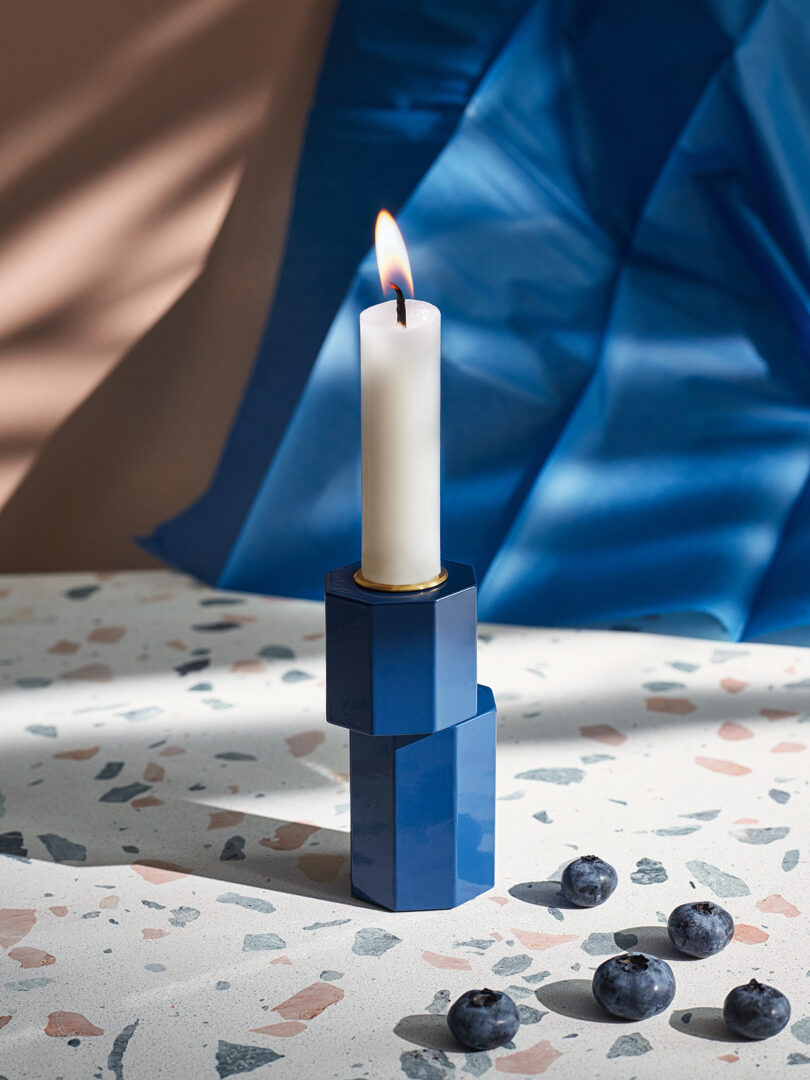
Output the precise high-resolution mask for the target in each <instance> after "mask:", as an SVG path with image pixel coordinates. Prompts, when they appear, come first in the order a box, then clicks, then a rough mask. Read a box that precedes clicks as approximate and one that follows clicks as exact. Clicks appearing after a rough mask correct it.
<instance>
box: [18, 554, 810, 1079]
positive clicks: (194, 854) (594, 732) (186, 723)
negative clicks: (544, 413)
mask: <svg viewBox="0 0 810 1080" xmlns="http://www.w3.org/2000/svg"><path fill="white" fill-rule="evenodd" d="M323 646H324V641H323V609H322V607H321V605H320V604H316V603H309V602H302V601H290V600H275V599H267V598H261V597H254V596H244V595H235V594H222V593H218V592H216V591H213V590H211V589H208V588H205V587H202V586H200V585H199V584H197V583H196V582H194V581H191V580H189V579H188V578H186V577H183V576H181V575H175V574H172V573H169V572H133V573H120V574H103V575H102V574H99V575H93V574H76V575H43V576H27V577H7V578H2V579H0V686H2V695H1V696H0V819H2V820H0V852H1V853H2V856H3V857H2V858H0V873H2V877H0V909H2V910H0V948H2V952H0V957H2V959H0V987H2V989H1V990H0V1029H2V1030H0V1075H2V1077H4V1078H6V1080H22V1078H34V1080H58V1078H63V1080H90V1078H93V1080H156V1078H164V1077H166V1078H171V1080H185V1078H189V1080H208V1078H211V1080H215V1078H216V1077H219V1078H223V1077H228V1076H234V1075H240V1074H243V1073H255V1075H256V1077H257V1080H259V1077H267V1078H268V1080H270V1078H272V1080H286V1078H292V1077H296V1078H298V1077H301V1078H312V1080H330V1078H335V1080H359V1078H363V1077H365V1078H369V1080H396V1078H401V1077H403V1076H404V1077H408V1078H410V1080H442V1078H445V1077H451V1078H454V1080H456V1078H457V1080H467V1078H468V1077H481V1076H486V1077H491V1078H493V1080H494V1078H495V1077H496V1076H498V1075H500V1074H503V1073H505V1074H509V1075H516V1076H537V1075H540V1074H544V1073H546V1072H547V1073H548V1075H549V1077H554V1078H576V1080H587V1078H591V1077H594V1078H596V1077H599V1078H602V1077H604V1078H612V1080H631V1078H634V1077H635V1078H637V1080H644V1078H655V1080H658V1078H673V1080H681V1078H683V1077H685V1076H692V1075H695V1076H700V1077H701V1078H706V1080H708V1078H713V1077H731V1078H733V1077H735V1076H736V1077H739V1078H745V1080H749V1078H751V1077H783V1076H785V1075H788V1076H793V1071H794V1068H795V1075H796V1076H797V1077H800V1076H802V1075H804V1074H805V1072H806V1074H807V1075H808V1077H810V978H808V976H810V948H809V947H808V942H810V934H809V933H808V931H809V930H810V926H808V916H807V907H808V903H809V901H808V884H810V882H809V881H808V873H807V848H808V843H810V835H808V832H809V831H810V826H808V811H809V810H810V805H809V803H810V800H808V773H809V772H810V753H809V752H808V749H807V745H808V743H809V742H810V727H808V726H806V722H807V721H808V720H810V653H808V652H806V651H803V650H801V649H798V648H795V647H786V646H774V645H746V646H734V645H725V644H718V643H716V642H709V641H702V640H693V639H687V638H672V637H663V636H655V635H646V634H633V633H622V632H609V631H559V630H544V629H522V628H516V627H497V626H482V627H481V633H480V649H479V656H480V678H481V681H482V682H485V683H488V684H489V685H491V686H492V688H493V690H494V691H495V696H496V699H497V702H498V706H499V751H498V754H499V759H498V799H499V802H498V820H497V847H496V853H497V884H496V886H495V888H494V889H493V890H492V892H490V893H487V894H485V895H483V896H480V897H478V898H477V899H475V900H473V901H471V902H470V903H468V904H465V905H464V906H463V907H461V908H459V909H456V910H454V911H442V912H428V913H425V914H423V913H418V912H415V913H405V914H395V913H390V912H386V911H382V910H379V909H376V908H373V907H371V906H369V905H367V904H364V903H361V902H359V901H356V900H354V899H353V898H352V897H351V896H350V893H349V875H348V852H349V837H348V828H349V814H348V810H349V800H348V787H347V768H348V747H347V733H346V732H345V731H343V730H341V729H338V728H330V727H327V725H326V724H325V723H324V719H323V713H324V658H323ZM576 853H580V854H588V853H597V854H599V855H601V856H602V857H603V858H605V859H607V860H608V861H609V862H611V863H613V865H614V866H615V867H616V869H617V871H618V873H619V887H618V889H617V891H616V893H615V894H614V896H613V897H612V898H611V899H610V900H609V901H608V903H607V904H605V905H604V906H603V907H601V908H596V909H593V910H580V909H575V908H571V907H567V906H565V904H564V902H563V901H562V900H561V898H560V896H559V894H558V891H557V890H558V887H557V884H556V882H557V880H558V879H559V874H560V870H561V867H562V866H563V865H564V864H565V863H566V862H567V861H569V860H570V859H571V858H573V857H574V856H575V854H576ZM701 898H711V899H719V901H720V902H721V903H722V904H723V905H724V906H725V907H727V908H728V910H729V911H730V912H731V913H732V915H733V916H734V918H735V920H736V922H737V930H736V935H735V939H734V940H733V941H732V942H731V944H730V945H729V946H728V948H727V949H726V950H725V951H724V952H722V953H720V954H719V955H717V956H715V957H713V958H711V959H708V960H703V961H690V960H687V959H686V958H683V957H679V956H678V955H677V954H674V955H673V953H672V952H671V949H670V946H669V944H668V940H667V937H666V929H665V926H664V925H663V924H664V923H665V921H666V917H667V914H668V913H669V911H670V910H671V909H672V908H673V907H675V906H676V905H677V904H680V903H683V902H685V901H688V900H690V899H701ZM634 946H635V947H637V948H640V949H642V950H644V951H649V952H655V953H657V954H658V955H661V956H662V957H664V958H665V959H666V960H668V961H669V962H670V963H671V965H672V967H673V970H674V972H675V977H676V980H677V993H676V997H675V1000H674V1002H673V1005H672V1007H671V1008H670V1009H668V1010H666V1012H664V1013H662V1014H661V1015H659V1016H657V1017H655V1018H654V1019H651V1020H647V1021H642V1022H622V1021H611V1020H610V1018H609V1017H607V1016H606V1015H604V1014H603V1013H601V1012H600V1010H599V1009H598V1008H597V1006H596V1005H595V1003H594V1002H593V999H592V997H591V994H590V977H591V975H592V972H593V970H594V969H595V968H596V966H597V965H598V964H599V963H601V962H602V960H603V959H604V958H605V957H607V956H608V955H611V954H613V953H618V952H621V951H624V950H626V949H628V948H632V947H634ZM752 976H756V977H757V978H759V979H760V980H761V981H764V982H770V983H772V984H773V985H775V986H777V987H778V988H780V989H781V990H782V991H783V992H784V993H786V994H787V995H788V997H789V998H790V999H791V1002H792V1005H793V1017H792V1020H791V1024H790V1025H789V1026H788V1028H786V1029H785V1030H784V1031H783V1032H782V1033H781V1034H780V1035H779V1036H777V1037H776V1038H773V1039H770V1040H767V1041H765V1042H762V1043H746V1042H740V1041H738V1040H737V1039H735V1038H734V1037H733V1036H731V1035H730V1034H729V1033H728V1032H727V1031H726V1029H725V1028H724V1026H723V1024H722V1020H720V1019H719V1016H720V1007H721V1006H722V1002H723V998H724V997H725V995H726V993H727V992H728V990H730V989H731V988H732V987H733V986H735V985H738V984H740V983H742V982H747V981H748V980H749V979H750V978H751V977H752ZM481 986H489V987H492V988H494V989H503V990H506V991H508V993H509V994H511V995H512V997H513V998H514V999H515V1001H516V1002H517V1003H518V1004H519V1007H520V1012H521V1018H522V1026H521V1028H520V1030H519V1032H518V1034H517V1036H516V1037H515V1040H514V1044H513V1045H507V1046H506V1047H502V1048H501V1049H499V1050H496V1051H492V1052H489V1053H477V1054H472V1053H465V1052H464V1051H463V1050H462V1049H461V1048H460V1047H459V1046H458V1045H457V1044H455V1043H454V1042H453V1040H452V1039H451V1038H450V1036H449V1035H448V1033H447V1029H446V1023H445V1019H444V1014H445V1013H446V1011H447V1008H448V1005H449V1003H450V1002H452V1001H453V1000H455V998H456V997H457V996H458V995H459V994H461V993H462V992H463V991H465V990H467V989H470V988H472V987H481Z"/></svg>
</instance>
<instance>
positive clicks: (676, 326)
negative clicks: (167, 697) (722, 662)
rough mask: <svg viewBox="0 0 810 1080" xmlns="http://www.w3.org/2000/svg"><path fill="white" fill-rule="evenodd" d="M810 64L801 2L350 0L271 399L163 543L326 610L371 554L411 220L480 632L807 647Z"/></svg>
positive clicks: (272, 356) (328, 68)
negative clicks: (384, 333)
mask: <svg viewBox="0 0 810 1080" xmlns="http://www.w3.org/2000/svg"><path fill="white" fill-rule="evenodd" d="M496 9H497V15H496V14H495V12H496ZM524 11H525V16H524V17H523V18H522V20H521V21H520V22H519V24H518V25H517V27H516V29H514V31H513V32H512V34H511V36H510V37H509V40H508V41H507V42H506V44H505V45H504V46H503V48H502V49H500V51H499V55H498V56H497V58H496V59H494V61H493V60H492V57H493V54H494V52H495V51H496V50H497V44H496V43H497V42H500V41H503V39H504V37H505V35H506V34H507V33H508V31H509V28H510V27H511V26H513V25H514V24H515V20H516V19H517V18H518V17H519V16H520V15H521V14H522V13H523V12H524ZM501 13H503V18H501ZM385 20H395V21H394V22H392V23H391V24H390V26H391V30H389V28H388V25H383V24H384V22H385ZM808 52H810V18H808V11H807V0H778V2H776V0H770V2H768V0H655V2H654V3H652V2H648V3H645V2H643V0H613V2H611V3H604V2H603V0H553V2H552V0H535V2H533V3H526V4H519V3H509V4H506V3H499V4H495V3H493V2H489V3H486V2H482V0H474V2H473V3H465V4H460V3H458V2H455V0H453V2H449V0H424V2H420V3H419V4H408V5H401V6H400V7H399V9H397V7H396V5H394V6H392V5H390V4H386V5H380V3H379V2H378V0H351V2H348V0H344V2H343V4H342V5H341V7H340V8H339V11H338V23H336V36H335V37H333V42H332V45H331V46H330V49H329V52H328V54H327V58H326V63H325V67H324V74H323V78H322V81H321V90H320V91H319V95H318V101H317V104H316V108H315V110H314V112H313V118H312V122H311V125H310V132H309V134H308V136H307V148H306V152H305V155H304V159H303V163H302V168H301V173H300V175H299V182H298V192H297V203H296V213H295V216H294V217H295V219H294V222H293V227H292V229H291V234H290V236H291V240H290V248H289V251H288V254H287V258H286V260H285V265H284V269H283V271H282V287H280V289H279V293H278V295H277V297H276V300H275V305H274V308H273V314H272V325H270V326H269V328H268V335H267V336H266V338H265V342H264V345H263V347H262V348H261V349H260V352H259V356H258V359H257V368H256V372H255V374H254V378H253V381H252V382H251V385H250V387H249V388H248V391H247V394H246V397H245V401H244V403H243V405H242V409H241V411H240V414H239V418H238V420H237V422H236V425H235V427H234V430H233V432H232V435H231V439H230V441H229V446H228V451H227V452H226V455H225V457H224V459H223V462H222V465H221V468H220V471H219V473H218V476H217V480H216V482H215V484H214V486H213V487H212V489H211V492H210V493H209V495H208V496H206V497H205V498H203V499H202V500H201V501H200V502H199V503H197V504H196V505H195V506H194V507H192V508H191V509H190V510H189V511H187V512H186V513H185V514H183V515H182V516H181V517H180V518H178V519H176V520H175V521H173V522H170V523H168V524H167V525H164V526H162V527H161V528H160V529H159V530H158V531H157V533H156V535H155V536H154V537H153V538H152V540H151V541H150V542H149V546H150V548H151V550H153V551H154V552H155V553H156V554H158V555H159V556H160V557H162V558H164V559H168V560H170V561H172V562H175V563H176V564H179V565H180V566H182V567H183V568H185V569H189V570H192V571H194V572H196V573H198V574H201V575H202V576H204V577H206V578H207V579H209V580H216V581H217V582H218V583H219V584H220V585H223V586H225V587H227V588H244V589H253V590H259V591H265V592H269V593H282V594H285V595H297V596H308V597H316V596H319V595H320V588H321V575H322V570H323V567H326V566H339V565H341V564H342V563H344V562H348V560H349V559H350V558H352V557H353V554H354V552H355V551H357V550H358V546H359V538H360V512H359V507H360V500H359V475H360V469H359V459H360V448H359V439H360V425H359V393H360V390H359V364H358V343H357V316H358V312H359V311H360V310H361V309H362V308H363V307H365V306H366V305H367V304H369V303H376V302H378V300H379V299H380V298H381V295H380V285H379V280H378V277H377V269H376V265H375V262H374V258H373V255H369V256H368V257H367V258H365V259H361V256H360V250H361V249H362V248H363V247H364V246H366V245H367V246H369V247H370V244H371V231H372V230H371V226H372V222H373V216H374V213H375V212H376V209H377V208H378V207H379V206H386V205H387V206H388V208H389V209H391V210H396V209H397V207H398V206H400V205H401V206H402V209H401V212H400V213H399V214H398V220H399V223H400V225H401V227H402V230H403V234H404V236H405V239H406V241H407V244H408V250H409V253H410V259H411V265H412V267H413V271H414V280H415V285H416V290H417V296H419V297H421V298H422V299H425V300H430V301H431V302H433V303H435V304H436V305H437V306H438V307H440V308H441V311H442V328H443V371H442V382H443V395H442V407H443V416H442V448H443V467H444V474H443V483H442V536H443V542H444V545H445V548H446V550H448V551H453V552H455V553H457V555H458V557H459V558H460V559H463V560H464V561H466V562H469V563H471V564H472V565H473V566H474V567H475V569H476V573H477V575H478V580H479V582H480V585H481V588H480V600H479V604H480V611H481V614H482V617H484V618H487V619H491V620H493V621H513V622H519V623H521V622H525V623H537V622H540V621H543V622H545V623H546V624H565V625H571V624H581V623H583V622H592V621H596V620H611V621H620V622H621V623H625V622H626V621H627V620H630V619H635V620H638V621H637V622H636V624H635V625H636V626H637V627H639V628H645V627H646V628H650V627H660V626H662V625H663V623H664V620H668V621H669V622H670V625H672V624H673V623H676V621H677V623H676V624H677V628H678V630H679V631H680V632H686V633H689V632H694V630H695V624H696V622H698V620H697V619H696V617H695V616H696V613H701V614H702V625H703V627H705V629H704V630H702V631H701V632H709V633H714V634H716V635H727V636H729V637H731V638H751V637H757V636H761V635H775V634H777V633H782V634H784V632H785V631H786V628H791V627H793V628H801V627H810V573H808V559H807V551H808V548H809V547H810V365H808V363H807V355H808V346H807V341H808V325H809V324H810V319H809V317H808V312H810V212H809V211H808V200H807V197H806V193H807V191H808V190H810V120H809V119H808V118H810V80H809V79H808V77H807V56H808ZM484 68H486V72H485V74H484V76H483V78H481V79H480V81H479V76H480V75H481V73H482V72H483V71H484ZM465 105H466V107H465ZM445 140H446V141H445ZM440 146H443V149H441V152H440V153H438V154H437V151H438V149H439V147H440ZM434 155H436V156H435V158H434ZM430 160H432V161H433V163H432V165H431V167H430V168H429V169H428V170H427V172H426V173H424V175H422V172H423V170H424V169H425V167H426V165H427V163H428V162H429V161H430ZM420 175H422V179H421V181H419V182H418V183H417V182H416V181H417V177H418V176H420ZM408 192H410V197H408V198H407V201H406V195H407V194H408ZM344 210H345V212H344ZM364 220H365V221H366V222H367V224H364V223H363V222H364ZM324 237H325V238H326V243H324ZM364 237H365V238H366V239H365V240H364V239H363V238H364ZM316 245H317V246H316ZM318 250H321V251H322V252H323V256H322V261H319V260H320V258H321V257H320V256H319V255H318V254H317V252H318ZM349 267H350V268H351V269H349ZM355 268H356V269H357V272H356V274H355V276H354V278H353V280H352V282H351V284H350V285H349V286H348V289H347V291H346V293H345V297H344V298H343V301H342V302H341V303H340V304H339V305H337V304H336V302H335V296H336V294H337V293H339V292H341V291H342V290H343V289H344V287H346V285H347V282H348V280H349V278H350V277H351V272H352V271H353V270H354V269H355ZM333 316H334V318H333ZM327 322H330V323H331V324H330V326H329V330H328V332H327V331H326V323H327ZM651 614H655V615H657V616H658V619H657V620H656V622H654V623H651V622H650V621H645V620H644V618H643V617H644V616H646V615H651ZM799 632H800V631H798V630H797V631H796V633H797V635H798V634H799ZM772 639H773V638H772ZM796 640H802V639H801V637H798V636H797V637H796ZM804 640H805V641H807V640H810V637H808V634H807V633H805V635H804Z"/></svg>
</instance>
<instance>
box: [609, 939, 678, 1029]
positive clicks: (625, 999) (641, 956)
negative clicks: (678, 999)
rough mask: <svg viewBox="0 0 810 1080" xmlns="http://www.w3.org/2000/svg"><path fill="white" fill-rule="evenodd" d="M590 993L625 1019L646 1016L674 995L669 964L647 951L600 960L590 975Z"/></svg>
mask: <svg viewBox="0 0 810 1080" xmlns="http://www.w3.org/2000/svg"><path fill="white" fill-rule="evenodd" d="M593 996H594V997H595V998H596V1000H597V1001H598V1002H599V1004H600V1005H601V1006H602V1008H603V1009H607V1011H608V1012H609V1013H612V1014H613V1015H614V1016H622V1017H624V1018H625V1019H627V1020H646V1019H647V1017H648V1016H655V1015H656V1014H657V1013H660V1012H663V1010H664V1009H665V1008H666V1007H667V1005H669V1003H670V1002H671V1001H672V999H673V997H674V996H675V976H674V975H673V974H672V968H671V967H670V966H669V964H667V963H665V962H664V961H663V960H659V959H658V957H657V956H650V955H649V954H648V953H623V954H622V955H621V956H611V958H610V959H609V960H605V962H604V963H603V964H600V965H599V967H598V968H597V969H596V971H595V972H594V975H593Z"/></svg>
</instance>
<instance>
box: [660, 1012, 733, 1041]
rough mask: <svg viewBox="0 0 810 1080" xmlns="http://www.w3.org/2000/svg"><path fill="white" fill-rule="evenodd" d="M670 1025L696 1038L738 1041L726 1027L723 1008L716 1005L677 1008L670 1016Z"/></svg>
mask: <svg viewBox="0 0 810 1080" xmlns="http://www.w3.org/2000/svg"><path fill="white" fill-rule="evenodd" d="M669 1026H670V1027H671V1028H674V1029H675V1030H676V1031H681V1032H683V1034H684V1035H693V1036H694V1037H695V1038H696V1039H709V1040H710V1041H711V1042H722V1043H738V1042H739V1041H740V1040H739V1038H736V1037H735V1036H734V1035H733V1034H732V1033H731V1032H730V1031H729V1029H728V1028H727V1027H726V1022H725V1020H724V1019H723V1010H722V1009H718V1008H717V1007H716V1006H713V1007H711V1008H704V1007H703V1006H700V1007H699V1008H696V1009H676V1010H675V1012H674V1013H672V1015H671V1016H670V1018H669Z"/></svg>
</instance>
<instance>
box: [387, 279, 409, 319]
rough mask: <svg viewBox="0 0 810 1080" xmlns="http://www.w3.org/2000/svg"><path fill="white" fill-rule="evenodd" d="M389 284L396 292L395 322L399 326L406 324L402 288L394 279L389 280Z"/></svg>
mask: <svg viewBox="0 0 810 1080" xmlns="http://www.w3.org/2000/svg"><path fill="white" fill-rule="evenodd" d="M388 284H389V286H390V287H391V288H392V289H393V290H394V292H395V293H396V294H397V322H398V323H399V325H400V326H407V325H408V322H407V318H406V315H405V297H404V296H403V295H402V289H400V287H399V285H397V283H396V282H395V281H389V282H388Z"/></svg>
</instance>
